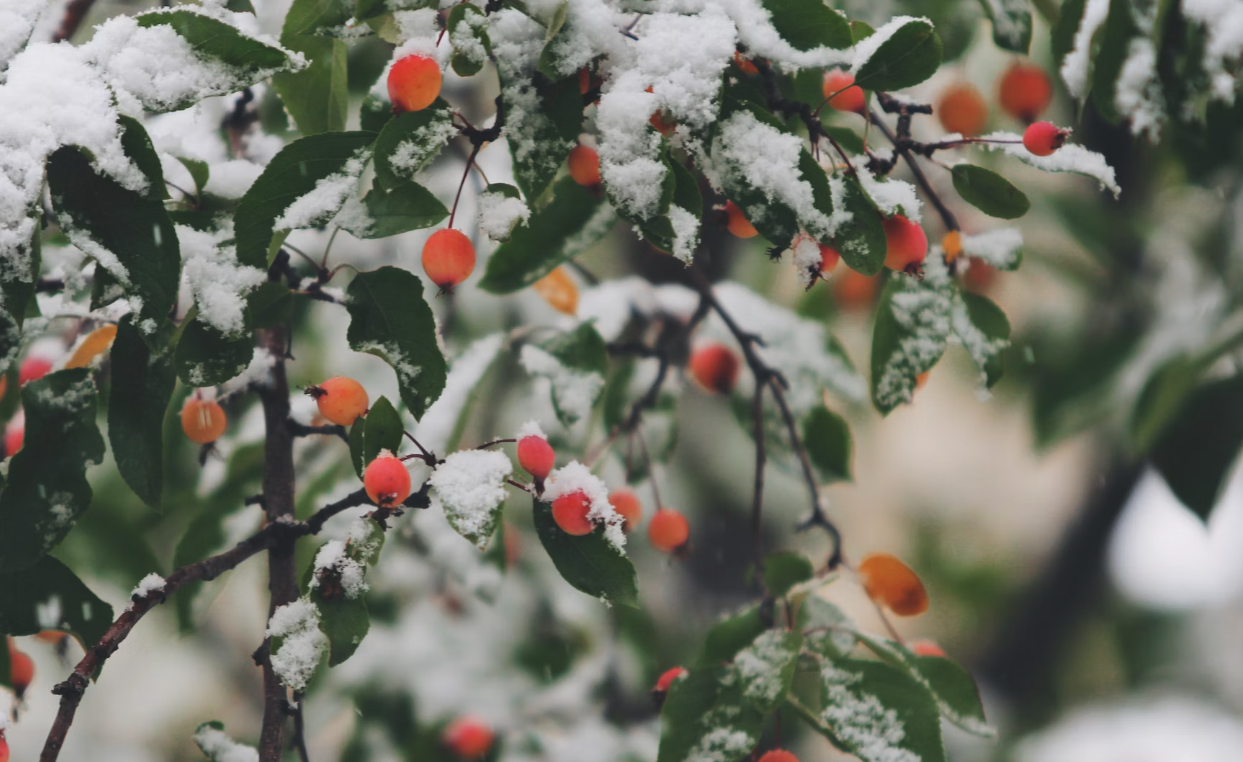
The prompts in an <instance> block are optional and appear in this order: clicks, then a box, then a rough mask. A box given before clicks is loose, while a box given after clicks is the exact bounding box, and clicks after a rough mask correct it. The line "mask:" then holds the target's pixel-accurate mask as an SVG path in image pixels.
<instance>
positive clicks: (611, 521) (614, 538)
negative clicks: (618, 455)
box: [541, 460, 626, 552]
mask: <svg viewBox="0 0 1243 762" xmlns="http://www.w3.org/2000/svg"><path fill="white" fill-rule="evenodd" d="M575 492H582V493H583V495H584V496H585V497H586V498H587V501H588V503H589V504H590V505H591V510H589V511H588V512H587V518H588V519H590V520H591V521H594V522H595V523H597V524H603V525H604V537H605V539H607V540H608V541H609V544H611V545H612V546H613V547H614V548H616V549H617V550H618V551H619V552H620V551H622V550H623V549H624V548H625V547H626V535H625V533H624V532H623V528H624V527H625V525H626V519H625V517H623V516H622V515H621V514H619V513H617V511H615V510H613V504H612V503H610V502H609V488H608V487H607V486H606V485H605V484H604V481H603V480H602V479H600V477H598V476H596V475H595V474H593V473H591V469H589V468H587V466H584V465H583V464H582V463H579V462H578V461H576V460H573V461H570V462H569V463H568V464H566V465H565V466H564V467H563V468H558V469H556V470H555V471H553V472H552V473H551V474H549V475H548V481H547V482H546V483H545V486H544V494H543V495H542V496H541V499H542V500H543V501H544V502H546V503H552V502H553V501H555V500H556V499H557V498H559V497H561V496H563V495H570V494H573V493H575Z"/></svg>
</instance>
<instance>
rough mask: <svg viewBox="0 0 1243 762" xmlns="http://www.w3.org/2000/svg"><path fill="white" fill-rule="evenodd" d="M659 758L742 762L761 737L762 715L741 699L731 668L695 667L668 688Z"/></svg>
mask: <svg viewBox="0 0 1243 762" xmlns="http://www.w3.org/2000/svg"><path fill="white" fill-rule="evenodd" d="M660 726H661V728H660V749H659V751H658V752H657V754H656V762H692V761H694V760H713V762H738V760H741V759H743V758H745V757H746V756H747V755H749V754H750V753H751V750H752V749H753V748H754V747H755V744H757V743H758V742H759V740H760V732H761V731H762V730H763V727H764V715H763V714H761V713H760V712H758V711H756V709H755V707H754V706H752V704H751V702H750V701H748V700H747V699H746V698H744V697H743V694H742V681H741V680H739V678H738V674H737V672H736V671H735V670H734V669H733V667H731V666H724V667H708V666H705V667H696V668H695V669H692V670H690V671H689V672H688V673H686V674H685V675H683V676H681V677H679V678H678V679H676V680H674V681H673V683H672V684H671V685H670V686H669V694H668V696H666V698H665V703H664V706H663V707H662V708H661V711H660Z"/></svg>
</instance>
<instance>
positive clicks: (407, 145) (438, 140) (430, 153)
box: [375, 5, 474, 188]
mask: <svg viewBox="0 0 1243 762" xmlns="http://www.w3.org/2000/svg"><path fill="white" fill-rule="evenodd" d="M454 8H474V6H473V5H457V6H454ZM456 134H457V128H456V127H454V126H453V120H452V119H451V118H450V116H449V104H448V103H446V102H445V101H444V100H442V99H439V98H438V99H437V100H436V102H435V103H433V104H432V105H431V106H428V107H427V108H425V109H423V110H421V111H406V112H403V113H401V114H398V115H397V116H394V117H393V118H392V119H390V120H389V121H388V122H387V123H386V124H385V125H384V129H382V130H380V136H379V137H378V138H376V140H375V181H376V185H379V186H381V187H384V188H394V187H396V186H398V185H400V184H402V183H405V182H409V181H411V180H414V178H415V175H417V174H418V173H419V172H420V171H422V170H423V169H424V168H425V167H426V166H427V165H428V164H430V163H431V162H432V160H433V159H435V158H436V156H437V155H438V154H439V153H440V149H441V148H443V147H444V145H445V142H446V141H447V140H448V139H449V138H451V137H452V136H454V135H456Z"/></svg>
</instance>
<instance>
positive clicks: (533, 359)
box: [521, 323, 609, 426]
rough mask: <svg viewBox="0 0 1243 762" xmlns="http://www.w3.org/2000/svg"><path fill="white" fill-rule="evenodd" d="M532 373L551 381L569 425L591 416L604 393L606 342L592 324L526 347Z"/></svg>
mask: <svg viewBox="0 0 1243 762" xmlns="http://www.w3.org/2000/svg"><path fill="white" fill-rule="evenodd" d="M521 358H522V364H523V366H524V367H525V368H526V369H527V372H528V373H531V374H532V375H535V376H541V377H543V378H547V379H548V381H549V382H550V384H551V386H552V404H553V407H554V408H555V409H556V411H557V417H558V418H559V419H560V420H561V422H562V423H563V424H565V425H566V426H570V425H573V424H574V423H575V422H577V421H578V420H579V419H581V418H586V417H587V416H589V415H590V414H591V409H592V408H593V407H595V405H596V402H598V401H599V400H600V395H601V393H602V392H603V391H604V376H605V374H606V373H608V367H609V355H608V350H607V349H606V348H605V346H604V339H603V338H601V337H600V333H599V331H597V330H596V329H595V327H594V326H593V325H592V324H591V323H581V324H580V325H579V326H578V327H577V328H575V329H574V330H573V331H568V332H565V333H559V334H557V335H555V336H553V337H552V338H549V339H545V340H544V341H541V342H539V343H535V344H527V345H525V346H523V348H522V356H521Z"/></svg>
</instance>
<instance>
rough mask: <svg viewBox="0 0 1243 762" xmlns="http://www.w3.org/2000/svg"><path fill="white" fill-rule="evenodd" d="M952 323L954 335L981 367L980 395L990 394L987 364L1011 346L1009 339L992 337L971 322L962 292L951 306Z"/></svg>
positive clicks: (956, 295) (956, 294)
mask: <svg viewBox="0 0 1243 762" xmlns="http://www.w3.org/2000/svg"><path fill="white" fill-rule="evenodd" d="M950 324H951V325H952V326H953V328H954V335H955V336H957V337H958V340H959V341H960V342H961V343H962V346H963V348H964V349H966V350H967V353H968V354H970V355H971V359H972V360H975V364H976V365H977V366H979V369H980V376H979V380H980V389H979V394H980V396H982V397H983V396H986V395H987V394H988V392H987V388H986V384H987V381H988V375H987V374H986V373H985V370H984V368H985V366H986V365H987V364H988V363H989V362H990V361H992V359H993V358H995V357H997V356H998V355H1000V354H1001V353H1002V352H1003V351H1005V350H1006V348H1007V347H1009V346H1010V340H1009V339H999V338H991V337H989V336H988V335H987V334H985V333H984V332H983V331H981V330H980V329H979V328H977V327H976V325H975V323H973V322H971V315H970V313H969V312H968V311H967V303H966V301H964V300H963V296H962V294H961V293H958V292H955V293H954V298H953V304H952V305H951V307H950Z"/></svg>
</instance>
